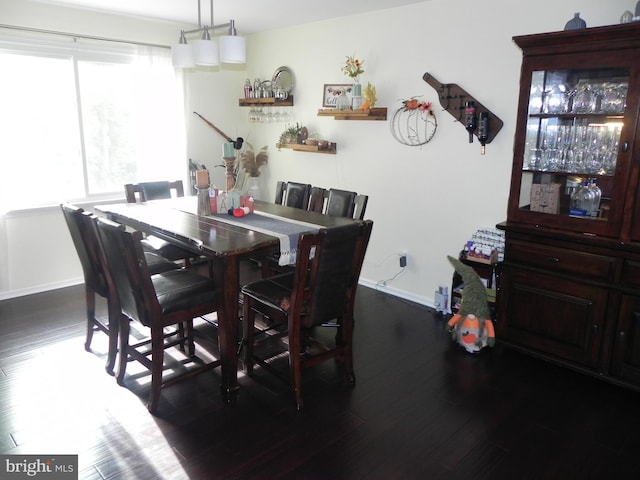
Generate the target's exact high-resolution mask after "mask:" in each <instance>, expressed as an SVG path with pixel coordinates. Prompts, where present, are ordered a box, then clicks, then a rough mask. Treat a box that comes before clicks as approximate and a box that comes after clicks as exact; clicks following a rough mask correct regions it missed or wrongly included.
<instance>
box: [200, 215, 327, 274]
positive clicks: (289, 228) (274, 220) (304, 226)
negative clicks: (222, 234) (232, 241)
mask: <svg viewBox="0 0 640 480" xmlns="http://www.w3.org/2000/svg"><path fill="white" fill-rule="evenodd" d="M209 217H210V218H213V219H215V220H217V221H220V222H224V223H228V224H230V225H235V226H238V227H243V228H247V229H250V230H255V231H256V232H259V233H264V234H266V235H271V236H273V237H278V239H279V240H280V258H279V260H278V264H279V265H282V266H284V265H292V264H294V263H296V252H297V251H298V236H299V235H300V234H301V233H302V232H314V233H315V232H317V231H318V230H320V229H321V228H322V226H321V225H315V224H313V223H307V222H302V221H298V220H292V219H289V218H287V219H285V218H283V217H278V216H276V215H271V214H269V213H266V212H259V211H257V210H256V211H255V212H254V213H252V214H250V215H245V216H244V217H232V216H230V215H228V214H226V215H225V214H213V215H210V216H209Z"/></svg>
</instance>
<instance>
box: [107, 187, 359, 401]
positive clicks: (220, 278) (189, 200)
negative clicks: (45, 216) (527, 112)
mask: <svg viewBox="0 0 640 480" xmlns="http://www.w3.org/2000/svg"><path fill="white" fill-rule="evenodd" d="M95 209H96V210H97V211H99V212H101V213H102V214H104V215H105V216H107V217H108V218H110V219H112V220H114V221H116V222H118V223H122V224H125V225H127V226H129V227H131V228H134V229H136V230H139V231H141V232H144V233H146V234H152V235H155V236H157V237H160V238H162V239H164V240H167V241H169V242H172V243H174V244H176V245H178V246H180V247H183V248H187V249H190V250H192V251H193V252H194V253H198V254H200V255H203V256H205V257H207V258H208V259H210V260H211V261H212V264H213V275H214V279H215V280H216V282H215V283H216V292H217V299H218V311H217V316H218V335H219V344H220V357H221V358H220V360H221V364H222V383H221V386H220V388H221V390H222V395H223V398H224V400H225V401H226V402H227V403H234V402H235V399H236V396H237V393H238V389H239V387H238V378H237V370H238V340H239V339H238V309H239V308H238V305H239V293H240V261H241V260H243V259H248V258H261V257H263V256H267V255H269V254H272V253H275V252H278V251H279V248H280V245H279V243H280V241H279V239H278V237H276V236H272V235H268V234H265V233H260V232H258V231H255V230H252V229H250V228H246V227H243V226H237V225H232V224H229V223H225V222H224V221H221V220H220V219H216V217H215V216H199V215H197V213H196V210H197V200H196V197H181V198H173V199H167V200H154V201H152V202H147V203H118V204H109V205H98V206H96V207H95ZM255 210H256V212H264V213H265V214H270V215H275V216H277V217H281V218H283V219H290V220H294V221H298V222H305V223H309V224H313V225H318V226H320V227H323V228H331V227H336V226H340V225H346V224H349V223H352V222H354V221H355V220H351V219H347V218H342V217H333V216H329V215H323V214H319V213H314V212H307V211H306V210H301V209H297V208H291V207H285V206H282V205H277V204H273V203H268V202H261V201H256V202H255Z"/></svg>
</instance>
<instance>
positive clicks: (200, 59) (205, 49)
mask: <svg viewBox="0 0 640 480" xmlns="http://www.w3.org/2000/svg"><path fill="white" fill-rule="evenodd" d="M193 56H194V60H195V62H196V65H202V66H205V67H217V66H218V65H220V56H219V55H218V42H217V41H215V40H211V37H210V36H209V27H207V26H206V25H205V26H204V30H203V31H202V38H201V39H200V40H195V41H194V42H193Z"/></svg>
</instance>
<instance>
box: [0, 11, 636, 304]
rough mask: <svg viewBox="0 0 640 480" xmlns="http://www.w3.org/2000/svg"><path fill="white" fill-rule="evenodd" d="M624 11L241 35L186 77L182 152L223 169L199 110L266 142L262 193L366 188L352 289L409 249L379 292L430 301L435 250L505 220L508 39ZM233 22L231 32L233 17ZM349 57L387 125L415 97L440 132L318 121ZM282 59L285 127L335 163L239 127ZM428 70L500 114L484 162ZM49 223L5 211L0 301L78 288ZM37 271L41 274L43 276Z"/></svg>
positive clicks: (112, 31) (416, 14) (65, 246)
mask: <svg viewBox="0 0 640 480" xmlns="http://www.w3.org/2000/svg"><path fill="white" fill-rule="evenodd" d="M626 9H629V10H632V9H633V5H631V2H630V1H629V0H624V1H623V0H609V1H607V2H602V1H601V0H573V1H566V2H557V1H552V0H538V1H537V2H535V4H529V5H523V4H522V2H513V1H512V0H485V1H484V2H474V1H471V0H459V1H456V2H450V1H448V0H431V1H429V2H424V3H420V4H416V5H411V6H408V7H403V8H397V9H390V10H385V11H380V12H375V13H370V14H363V15H357V16H353V17H346V18H341V19H335V20H332V21H327V22H318V23H314V24H309V25H304V26H299V27H296V28H290V29H283V30H278V31H272V32H268V33H263V34H258V35H254V36H251V37H249V38H248V51H249V58H248V63H247V66H246V67H245V68H234V69H226V68H225V69H223V70H222V71H216V72H212V71H208V72H206V71H205V72H202V71H199V72H194V73H189V74H187V84H188V101H189V105H188V108H187V110H186V115H187V116H188V129H189V142H188V143H189V147H188V155H187V156H188V157H190V158H193V159H194V160H196V161H198V162H204V163H205V164H206V165H207V166H208V167H209V169H210V170H211V171H212V172H213V174H214V179H215V182H216V183H217V184H218V185H219V186H221V185H224V174H223V169H221V168H215V167H214V166H215V165H216V164H218V163H220V152H221V143H222V141H223V140H222V138H221V137H220V136H219V135H218V134H217V133H215V132H214V131H213V130H212V129H210V128H209V127H208V126H206V125H205V124H204V122H202V121H201V120H200V119H198V118H197V117H195V115H193V114H192V112H193V111H197V112H199V113H201V114H202V115H204V116H205V117H207V118H208V119H209V120H211V121H212V122H213V123H214V124H216V125H217V126H219V127H220V128H221V129H222V130H223V131H224V132H225V133H227V134H228V135H230V136H231V137H234V138H235V137H236V136H242V137H245V138H246V139H247V140H248V141H249V142H251V143H252V144H253V145H254V147H255V148H256V149H259V148H261V147H262V146H263V145H268V146H269V151H270V160H269V165H268V167H267V168H266V169H265V170H264V173H263V175H262V176H261V177H260V179H261V182H262V184H261V186H262V188H263V191H264V192H265V195H266V196H267V197H268V198H272V196H273V189H274V186H275V183H276V181H277V180H279V179H283V180H292V181H304V182H308V183H312V184H314V185H318V186H324V187H336V188H344V189H351V190H356V191H358V192H360V193H364V194H368V195H369V197H370V200H369V206H368V209H367V217H368V218H371V219H372V220H374V222H375V224H374V232H373V236H372V240H371V243H370V246H369V250H368V253H367V257H366V261H365V266H364V269H363V273H362V278H363V281H364V282H365V284H369V285H374V284H375V283H376V282H377V281H379V280H384V279H388V278H390V277H392V276H393V275H394V274H395V273H397V272H398V270H399V267H398V260H397V256H396V253H397V252H398V251H400V250H407V251H408V253H409V256H408V259H409V266H408V268H407V270H406V272H404V273H403V274H402V275H400V276H399V277H398V278H397V279H395V280H394V281H393V282H392V283H391V284H390V285H389V287H386V290H387V291H389V292H391V293H394V294H397V295H400V296H403V297H406V298H410V299H414V300H417V301H419V302H422V303H425V304H431V302H432V296H433V291H434V290H435V289H436V288H437V287H438V285H439V284H448V283H449V282H450V276H451V271H452V270H451V267H450V266H449V265H448V263H447V262H446V258H445V257H446V255H449V254H453V255H455V254H456V253H457V252H458V251H459V250H460V248H461V247H462V245H463V244H464V242H465V241H466V240H467V238H468V237H469V236H470V235H471V234H472V233H473V232H474V231H475V230H476V229H477V228H479V227H484V226H493V225H495V224H496V223H498V222H500V221H502V220H504V219H505V216H506V204H507V196H508V186H509V176H510V170H511V160H512V158H511V157H512V144H513V134H514V125H515V113H516V101H517V91H518V81H519V69H520V52H519V50H518V48H517V47H516V46H515V45H514V44H513V42H512V40H511V37H512V36H514V35H522V34H529V33H540V32H547V31H555V30H562V29H563V27H564V24H565V23H566V21H567V20H569V19H571V18H572V17H573V13H574V12H576V11H579V12H581V16H582V18H584V19H585V20H586V21H587V25H588V26H600V25H608V24H614V23H617V22H618V21H619V17H620V15H621V14H622V12H623V11H624V10H626ZM3 10H4V11H3ZM550 12H552V14H550ZM498 13H499V14H498ZM0 18H2V23H7V24H16V25H25V26H35V27H38V28H50V29H56V30H65V31H71V32H77V33H90V34H93V35H103V36H111V37H120V38H129V39H132V40H144V41H153V42H158V43H165V44H170V43H172V42H174V41H175V38H174V37H176V32H177V27H176V26H175V25H170V24H168V23H150V22H141V21H139V20H133V19H129V20H126V21H121V20H120V19H115V18H112V17H109V16H97V15H92V14H89V13H87V12H79V11H78V12H76V11H68V10H67V9H62V10H59V9H52V8H51V7H47V8H45V7H43V6H42V5H39V4H33V3H31V2H25V1H20V0H2V3H0ZM496 18H498V19H499V20H496ZM502 19H508V20H502ZM237 24H238V26H239V27H240V31H241V18H238V19H237ZM351 54H356V55H357V57H358V58H361V59H364V61H365V64H364V68H365V74H364V75H363V76H362V81H363V82H364V84H366V82H368V81H369V82H371V83H372V84H374V85H375V86H376V88H377V92H378V106H383V107H387V108H388V111H389V118H391V116H392V115H393V112H394V111H395V110H396V109H397V108H399V106H400V101H401V100H402V99H406V98H409V97H412V96H422V99H424V100H428V101H432V102H434V105H435V112H436V115H437V119H438V124H439V126H438V131H437V133H436V135H435V137H434V139H433V140H432V141H431V142H430V143H428V144H427V145H425V146H423V147H407V146H404V145H401V144H400V143H398V142H396V141H395V140H394V139H393V137H392V136H391V133H390V129H389V121H387V122H357V121H352V122H351V121H336V120H333V119H331V118H325V117H323V118H319V117H317V116H316V113H317V110H318V108H321V106H322V105H321V94H322V86H323V84H325V83H348V78H347V77H345V76H344V75H342V73H341V71H340V66H341V65H342V63H343V61H344V58H345V56H346V55H351ZM281 65H286V66H288V67H289V68H291V69H292V70H293V72H294V75H295V80H296V81H295V83H296V86H295V92H294V93H295V107H294V109H293V110H294V113H295V120H294V121H298V122H300V123H303V124H304V125H306V126H308V127H309V129H310V130H315V131H317V132H319V133H320V134H321V135H323V136H324V137H325V138H327V139H329V140H332V141H335V142H337V144H338V153H337V155H319V154H311V153H299V152H292V151H288V150H283V151H277V150H276V148H275V143H276V141H277V139H278V137H279V135H280V133H281V131H282V130H283V129H284V124H249V123H248V121H247V116H248V109H243V108H239V107H238V98H240V97H241V96H242V85H243V83H244V79H245V78H247V77H249V78H251V79H253V78H255V77H256V76H258V77H260V78H269V77H270V76H271V75H272V74H273V72H274V70H275V69H276V68H277V67H279V66H281ZM425 72H429V73H431V74H432V75H434V76H435V77H436V78H438V79H439V80H441V81H442V82H445V83H457V84H459V85H460V86H462V87H463V88H465V89H466V90H467V91H469V92H470V93H471V94H472V95H474V96H475V97H476V98H477V99H478V100H479V101H481V102H482V103H483V104H484V105H486V106H487V107H489V108H490V109H491V110H492V111H493V112H494V113H495V114H497V115H498V116H499V117H500V118H501V119H502V120H503V122H504V127H503V129H502V131H501V132H500V133H499V134H498V136H497V137H496V139H495V140H494V141H493V142H492V143H491V144H489V145H488V146H487V153H486V155H484V156H480V152H479V144H478V143H477V142H475V143H473V144H469V143H468V142H467V135H466V132H465V131H464V129H463V127H462V126H461V125H460V124H457V123H455V122H454V120H453V118H452V117H451V116H450V115H449V114H448V113H446V112H442V111H441V108H440V107H439V105H438V101H437V95H436V92H435V91H434V90H433V89H432V88H431V87H430V86H429V85H427V84H426V83H425V82H424V81H423V80H422V76H423V74H424V73H425ZM1 161H6V159H2V160H1ZM180 161H185V159H180ZM47 216H49V217H51V216H52V217H53V218H54V219H55V220H51V218H47ZM51 222H53V223H56V222H58V228H57V229H55V228H54V229H53V230H54V231H55V232H56V235H55V236H54V237H53V238H51V237H49V240H50V242H49V245H51V246H52V247H54V248H55V249H56V250H57V251H60V252H62V258H63V259H64V261H57V260H56V261H54V260H51V250H52V248H49V249H48V250H46V251H45V252H43V254H42V255H38V254H37V251H36V252H34V251H33V250H32V247H34V248H35V245H31V244H29V243H28V242H27V241H26V239H27V238H29V237H31V238H33V237H35V236H37V235H38V232H39V231H41V228H42V227H43V226H50V225H51ZM59 222H62V218H61V216H60V215H59V214H58V212H57V211H55V209H52V210H50V211H44V212H41V213H38V214H37V215H36V214H30V215H26V216H25V215H21V214H18V213H15V214H13V215H12V217H11V222H9V223H10V224H11V225H10V227H11V228H10V232H9V238H8V242H7V243H8V245H9V252H8V256H9V258H15V259H19V261H20V263H19V266H15V267H14V268H11V269H9V268H7V267H6V266H4V265H2V266H0V269H2V273H0V298H3V297H9V296H12V295H18V294H22V293H30V292H31V291H37V290H42V289H46V288H50V287H52V286H59V285H62V284H65V283H70V282H74V281H78V279H79V278H80V276H81V271H80V268H79V264H78V263H77V260H75V258H73V249H72V246H71V244H70V240H69V238H68V235H66V232H65V231H64V228H61V227H60V223H59ZM23 240H24V241H23ZM14 249H15V250H14ZM16 261H17V260H16ZM14 265H18V264H14ZM42 265H46V266H47V271H48V274H47V275H42V274H41V272H42ZM3 279H4V280H3Z"/></svg>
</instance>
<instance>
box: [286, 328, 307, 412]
mask: <svg viewBox="0 0 640 480" xmlns="http://www.w3.org/2000/svg"><path fill="white" fill-rule="evenodd" d="M296 326H297V328H296ZM301 335H302V334H301V331H300V329H299V323H297V322H293V321H291V318H289V368H290V370H291V386H292V387H293V394H294V396H295V399H296V407H297V409H298V411H301V410H302V409H303V408H304V401H303V400H302V336H301Z"/></svg>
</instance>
